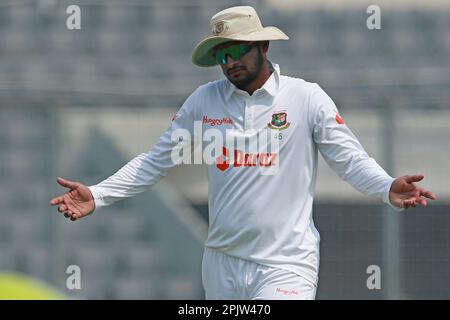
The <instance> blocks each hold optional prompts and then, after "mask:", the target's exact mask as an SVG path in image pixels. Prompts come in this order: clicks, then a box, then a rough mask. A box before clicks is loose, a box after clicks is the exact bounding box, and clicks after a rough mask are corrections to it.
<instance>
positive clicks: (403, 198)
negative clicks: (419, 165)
mask: <svg viewBox="0 0 450 320" xmlns="http://www.w3.org/2000/svg"><path fill="white" fill-rule="evenodd" d="M423 178H424V176H423V175H422V174H416V175H412V176H401V177H398V178H397V179H395V180H394V182H393V183H392V185H391V190H390V192H389V200H390V201H391V203H392V204H393V205H394V206H396V207H399V208H405V209H407V208H409V207H415V206H416V205H418V204H419V205H421V206H426V205H427V200H426V199H425V198H428V199H431V200H436V195H435V194H434V193H432V192H431V191H428V190H425V189H423V188H420V187H418V186H417V185H416V184H415V182H419V181H420V180H422V179H423Z"/></svg>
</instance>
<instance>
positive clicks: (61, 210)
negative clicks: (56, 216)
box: [58, 204, 68, 212]
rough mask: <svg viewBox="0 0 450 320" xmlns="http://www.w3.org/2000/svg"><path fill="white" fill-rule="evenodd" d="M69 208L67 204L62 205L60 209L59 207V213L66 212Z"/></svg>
mask: <svg viewBox="0 0 450 320" xmlns="http://www.w3.org/2000/svg"><path fill="white" fill-rule="evenodd" d="M67 209H68V208H67V206H66V205H65V204H62V205H60V206H59V207H58V211H59V212H64V211H66V210H67Z"/></svg>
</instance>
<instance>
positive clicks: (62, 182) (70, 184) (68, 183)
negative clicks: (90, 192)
mask: <svg viewBox="0 0 450 320" xmlns="http://www.w3.org/2000/svg"><path fill="white" fill-rule="evenodd" d="M56 181H57V182H58V183H59V184H60V185H61V186H63V187H65V188H69V189H70V190H72V189H75V188H76V187H77V185H78V184H77V183H76V182H74V181H70V180H66V179H63V178H60V177H58V178H57V179H56Z"/></svg>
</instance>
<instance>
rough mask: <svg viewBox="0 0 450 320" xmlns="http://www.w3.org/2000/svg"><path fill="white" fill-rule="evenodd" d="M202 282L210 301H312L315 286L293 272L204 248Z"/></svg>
mask: <svg viewBox="0 0 450 320" xmlns="http://www.w3.org/2000/svg"><path fill="white" fill-rule="evenodd" d="M202 281H203V288H204V289H205V298H206V299H207V300H313V299H314V298H315V296H316V289H317V287H316V284H315V283H313V282H311V281H309V280H306V279H305V278H303V277H301V276H299V275H298V274H296V273H293V272H291V271H287V270H283V269H279V268H274V267H269V266H265V265H261V264H258V263H255V262H252V261H248V260H243V259H239V258H236V257H232V256H229V255H226V254H224V253H221V252H220V251H218V250H214V249H211V248H205V251H204V253H203V260H202Z"/></svg>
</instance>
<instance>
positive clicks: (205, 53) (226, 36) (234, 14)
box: [192, 6, 289, 67]
mask: <svg viewBox="0 0 450 320" xmlns="http://www.w3.org/2000/svg"><path fill="white" fill-rule="evenodd" d="M209 26H210V29H211V31H212V33H213V36H212V37H208V38H205V39H203V40H202V41H200V42H199V43H198V44H197V45H196V46H195V48H194V50H193V51H192V62H193V63H194V64H196V65H198V66H200V67H211V66H215V65H217V61H216V59H215V57H214V54H213V48H214V47H215V46H217V45H219V44H222V43H224V42H228V41H233V40H234V41H272V40H288V39H289V37H288V36H287V35H286V34H285V33H284V32H283V31H281V30H280V29H278V28H277V27H273V26H268V27H263V26H262V24H261V20H260V19H259V17H258V14H257V13H256V11H255V9H253V8H252V7H250V6H238V7H231V8H228V9H225V10H222V11H220V12H218V13H216V14H215V15H214V16H213V17H212V18H211V21H210V23H209Z"/></svg>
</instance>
